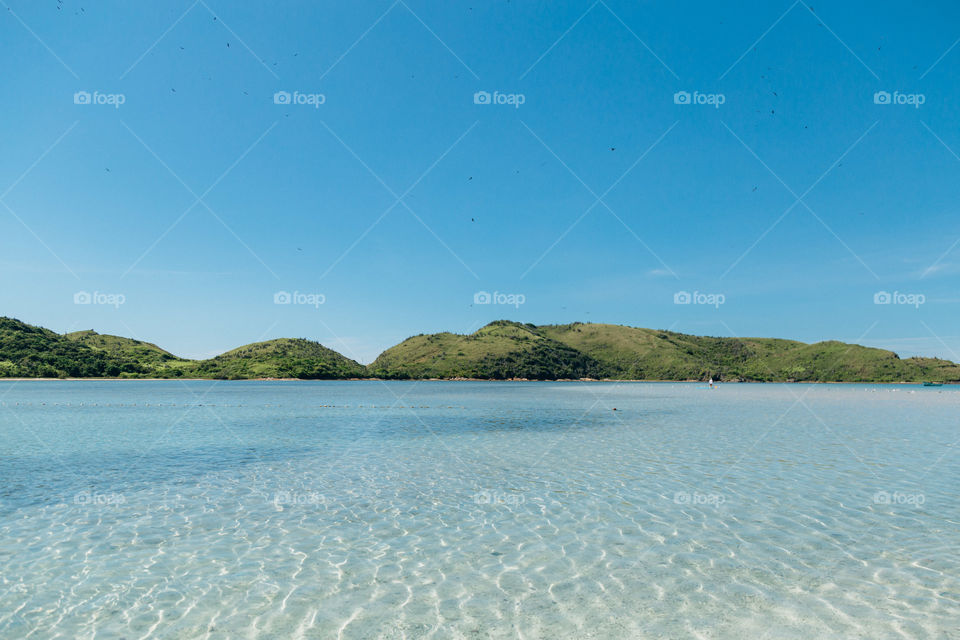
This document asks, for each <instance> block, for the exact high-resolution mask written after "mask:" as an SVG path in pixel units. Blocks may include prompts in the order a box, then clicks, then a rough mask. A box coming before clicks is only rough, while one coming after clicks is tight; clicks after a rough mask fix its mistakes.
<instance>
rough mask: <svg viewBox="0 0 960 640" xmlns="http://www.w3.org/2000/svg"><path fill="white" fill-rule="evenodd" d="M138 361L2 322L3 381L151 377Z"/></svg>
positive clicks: (0, 370)
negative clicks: (121, 376)
mask: <svg viewBox="0 0 960 640" xmlns="http://www.w3.org/2000/svg"><path fill="white" fill-rule="evenodd" d="M149 371H150V368H149V367H144V366H142V365H141V364H139V363H138V362H136V361H135V360H132V359H130V358H126V357H122V356H118V355H117V354H115V353H111V352H110V351H108V350H104V349H95V348H93V347H91V346H90V345H88V344H85V343H84V342H83V341H81V340H71V339H68V338H67V337H66V336H62V335H60V334H58V333H54V332H53V331H50V330H49V329H43V328H41V327H34V326H32V325H29V324H26V323H23V322H20V321H19V320H14V319H13V318H0V377H3V378H66V377H73V378H99V377H116V376H120V375H123V374H133V375H139V374H144V373H148V372H149Z"/></svg>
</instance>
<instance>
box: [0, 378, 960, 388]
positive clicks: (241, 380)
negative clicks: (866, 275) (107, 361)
mask: <svg viewBox="0 0 960 640" xmlns="http://www.w3.org/2000/svg"><path fill="white" fill-rule="evenodd" d="M204 381H207V382H534V383H543V382H600V383H611V382H614V383H617V382H643V383H650V384H707V382H706V381H705V380H652V379H633V378H631V379H625V378H556V379H550V380H531V379H530V378H502V379H500V378H497V379H494V378H460V377H456V378H239V379H235V380H230V379H225V378H0V383H3V382H204ZM729 384H883V385H912V386H923V385H925V384H926V383H925V382H870V381H854V382H849V381H841V380H827V381H821V380H774V381H764V380H728V381H714V386H720V385H729ZM957 385H960V382H942V383H937V385H935V386H944V387H947V386H957Z"/></svg>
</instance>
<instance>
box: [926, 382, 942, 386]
mask: <svg viewBox="0 0 960 640" xmlns="http://www.w3.org/2000/svg"><path fill="white" fill-rule="evenodd" d="M923 386H925V387H942V386H943V383H942V382H924V383H923Z"/></svg>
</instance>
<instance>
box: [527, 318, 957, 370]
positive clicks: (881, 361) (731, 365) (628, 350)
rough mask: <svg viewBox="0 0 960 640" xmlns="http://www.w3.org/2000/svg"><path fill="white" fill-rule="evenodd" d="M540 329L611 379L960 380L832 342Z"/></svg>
mask: <svg viewBox="0 0 960 640" xmlns="http://www.w3.org/2000/svg"><path fill="white" fill-rule="evenodd" d="M539 331H540V332H541V333H542V334H543V335H545V336H548V337H550V338H552V339H554V340H557V341H558V342H562V343H564V344H566V345H568V346H570V347H572V348H574V349H577V350H579V351H581V352H583V353H585V354H587V355H589V356H591V357H593V358H595V359H596V360H598V361H599V362H601V363H602V364H603V366H604V369H605V372H606V376H605V377H608V378H614V379H632V380H706V379H707V378H710V377H712V378H714V379H717V380H747V381H766V382H773V381H804V382H921V381H924V380H932V381H940V382H947V381H960V367H958V366H957V365H955V364H954V363H952V362H949V361H947V360H938V359H934V358H907V359H904V360H901V359H900V358H899V357H898V356H897V354H895V353H893V352H892V351H885V350H883V349H873V348H870V347H863V346H860V345H855V344H846V343H843V342H836V341H829V342H818V343H815V344H806V343H803V342H797V341H795V340H781V339H777V338H712V337H705V336H692V335H687V334H683V333H674V332H672V331H655V330H652V329H636V328H633V327H624V326H620V325H609V324H582V323H574V324H567V325H551V326H543V327H540V328H539Z"/></svg>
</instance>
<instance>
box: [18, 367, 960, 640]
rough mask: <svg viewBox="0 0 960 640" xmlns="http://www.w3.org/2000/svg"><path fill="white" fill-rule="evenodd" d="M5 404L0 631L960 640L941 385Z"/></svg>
mask: <svg viewBox="0 0 960 640" xmlns="http://www.w3.org/2000/svg"><path fill="white" fill-rule="evenodd" d="M0 403H2V406H0V637H3V638H131V639H132V638H148V637H150V638H231V639H232V638H301V637H303V638H364V639H366V638H426V637H429V638H488V637H492V638H658V637H665V638H683V637H691V638H693V637H697V638H737V639H738V640H739V639H743V638H814V637H818V638H819V637H837V638H839V637H843V638H948V637H960V557H958V553H960V533H958V531H960V527H958V525H960V501H958V499H957V494H956V491H957V487H958V486H960V483H958V479H960V452H958V451H957V448H958V440H960V428H958V425H960V421H958V415H960V413H958V408H960V392H958V390H957V389H954V388H951V387H942V388H920V387H888V386H875V387H873V386H857V385H810V386H805V385H726V386H721V387H720V388H718V389H715V390H710V389H708V388H706V387H705V385H699V384H637V383H625V384H612V383H611V384H605V383H591V384H581V383H479V382H453V383H446V382H422V383H414V382H400V383H390V384H384V383H379V382H318V383H283V382H264V383H261V382H179V381H171V382H142V381H130V382H87V381H81V382H33V381H31V382H4V383H0ZM614 407H616V408H617V411H613V410H612V409H613V408H614Z"/></svg>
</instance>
